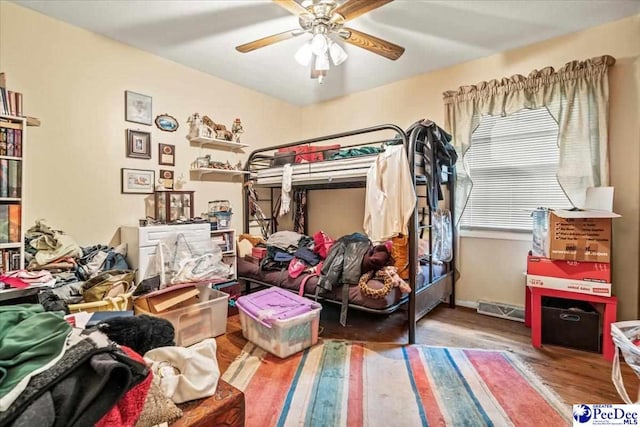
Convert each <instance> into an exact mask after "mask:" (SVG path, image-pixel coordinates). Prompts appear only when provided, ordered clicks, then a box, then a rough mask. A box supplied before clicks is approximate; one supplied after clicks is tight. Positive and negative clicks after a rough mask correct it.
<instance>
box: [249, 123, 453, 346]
mask: <svg viewBox="0 0 640 427" xmlns="http://www.w3.org/2000/svg"><path fill="white" fill-rule="evenodd" d="M423 127H425V126H423V125H419V126H417V127H416V128H414V129H413V130H412V132H411V133H410V135H408V136H407V134H406V133H405V131H404V130H402V129H401V128H399V127H398V126H396V125H392V124H384V125H378V126H372V127H367V128H363V129H357V130H351V131H347V132H341V133H336V134H332V135H327V136H322V137H317V138H311V139H306V140H302V141H297V142H292V143H287V144H281V145H275V146H270V147H264V148H259V149H257V150H254V151H252V152H251V154H249V157H248V159H247V162H246V164H245V170H246V171H248V172H249V174H245V175H244V185H243V218H244V232H245V233H249V232H250V228H251V226H250V224H251V222H255V221H257V220H256V219H252V218H251V216H250V212H249V201H248V195H247V192H246V191H245V187H246V184H247V183H248V182H249V181H252V180H254V179H255V173H256V170H255V168H254V164H256V163H257V164H265V163H267V164H270V161H271V160H272V159H273V156H272V155H266V154H264V153H266V152H269V151H275V150H279V149H283V148H290V147H296V146H304V145H308V146H310V144H313V143H318V142H326V141H331V140H336V139H341V138H348V137H353V136H357V135H362V134H367V133H373V132H380V131H385V130H390V131H394V132H396V137H395V138H393V139H394V140H401V141H402V145H403V146H404V148H405V150H406V152H407V157H408V159H409V168H410V171H411V182H412V184H413V187H414V188H415V190H416V195H417V197H418V198H426V197H427V195H426V194H425V195H420V194H418V188H419V187H418V186H425V188H428V186H430V185H431V186H434V185H441V184H440V182H439V177H438V176H437V175H436V173H435V162H436V155H435V149H434V146H433V144H432V142H431V141H418V135H419V134H420V132H419V131H420V129H421V128H423ZM386 141H388V139H387V140H385V141H375V142H386ZM375 142H373V143H375ZM419 143H420V144H423V145H424V150H427V149H428V152H429V157H430V162H429V163H430V165H431V166H430V167H431V173H430V174H428V176H427V175H417V174H416V162H415V156H414V153H415V152H416V148H417V146H418V144H419ZM371 144H372V142H371V141H369V142H365V143H360V144H354V145H348V146H342V147H341V148H349V147H358V146H364V145H371ZM320 151H322V150H318V151H317V152H320ZM426 167H427V165H425V168H426ZM447 175H448V179H447V181H446V186H447V189H448V200H449V203H448V207H449V209H450V211H451V217H452V218H455V216H454V210H453V207H454V203H453V200H455V194H454V188H455V176H456V175H455V168H449V169H448V171H447ZM365 186H366V177H365V178H364V179H354V180H348V181H338V182H331V181H329V182H324V183H310V184H308V183H304V184H295V183H294V184H292V187H293V188H297V189H304V190H326V189H345V188H363V187H365ZM269 187H270V198H269V199H263V200H261V201H263V202H264V201H268V202H269V203H270V212H269V218H268V220H269V222H270V227H269V228H270V231H271V233H273V232H275V231H276V221H275V218H274V188H278V187H279V185H270V186H269ZM419 205H420V203H416V206H415V208H414V211H413V213H412V214H411V218H410V221H409V224H408V230H409V231H408V232H409V271H410V272H411V274H410V275H409V285H410V286H411V293H410V294H409V297H408V301H407V299H405V298H403V299H401V300H400V301H399V302H398V303H396V304H393V305H392V306H391V307H388V308H387V309H382V310H377V309H371V308H366V307H362V306H355V305H351V304H350V305H349V306H350V307H353V308H356V309H359V310H364V311H369V312H375V313H390V312H393V311H395V310H396V309H397V308H398V307H400V306H401V305H402V304H404V303H406V302H408V306H409V307H408V319H407V320H408V323H409V344H414V343H415V341H416V323H417V321H418V320H420V319H421V318H422V317H424V316H425V315H426V314H427V313H428V312H430V311H431V310H432V309H434V308H435V307H436V306H437V305H439V304H440V303H442V302H445V301H447V300H448V302H449V307H451V308H454V307H455V277H454V275H455V267H454V266H455V258H452V259H451V260H450V261H448V262H447V263H446V264H448V265H447V269H446V272H444V273H443V274H442V275H441V276H439V277H437V278H435V279H434V277H433V265H431V264H430V265H429V277H428V278H425V280H426V281H425V285H424V286H422V287H421V288H420V289H416V288H417V286H416V285H417V278H418V273H417V264H418V262H419V260H418V239H419V237H418V233H419V234H420V236H422V233H423V231H424V229H431V227H432V223H431V218H432V216H431V208H430V207H429V205H428V201H427V209H426V211H427V212H425V208H424V207H422V208H420V206H419ZM292 209H295V207H293V208H292ZM420 209H421V210H422V212H421V214H422V218H421V221H420V223H418V213H419V212H418V211H419V210H420ZM307 212H308V209H306V210H305V221H304V233H305V234H308V230H307V226H308V221H307V218H306V216H307ZM425 213H428V215H425ZM425 216H427V217H428V219H427V221H425ZM451 244H452V253H453V254H455V253H456V251H455V246H454V245H455V237H454V238H453V239H452V242H451ZM432 253H433V233H431V232H430V233H429V255H427V258H428V262H429V263H431V254H432ZM238 279H239V280H248V281H251V282H254V283H257V284H260V285H266V286H269V284H268V283H263V282H260V281H258V280H255V279H251V278H241V277H239V278H238ZM427 279H428V280H427ZM325 300H326V301H330V302H335V303H339V301H334V300H329V299H325Z"/></svg>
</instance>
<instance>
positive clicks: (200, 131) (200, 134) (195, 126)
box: [187, 113, 215, 140]
mask: <svg viewBox="0 0 640 427" xmlns="http://www.w3.org/2000/svg"><path fill="white" fill-rule="evenodd" d="M204 119H209V118H208V117H207V116H204ZM209 120H211V119H209ZM187 123H188V124H189V135H188V136H187V138H188V139H189V140H191V139H193V138H213V137H214V136H215V130H214V128H213V127H212V126H208V125H207V124H206V123H205V122H204V120H203V119H201V118H200V115H199V114H198V113H193V114H192V115H191V116H190V117H189V118H188V119H187Z"/></svg>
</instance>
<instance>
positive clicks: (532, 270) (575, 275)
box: [527, 256, 611, 283]
mask: <svg viewBox="0 0 640 427" xmlns="http://www.w3.org/2000/svg"><path fill="white" fill-rule="evenodd" d="M527 274H533V275H536V276H550V277H559V278H562V279H574V280H586V281H589V282H600V283H611V264H608V263H604V262H582V261H566V260H552V259H549V258H544V257H538V256H528V257H527Z"/></svg>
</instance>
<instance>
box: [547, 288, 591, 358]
mask: <svg viewBox="0 0 640 427" xmlns="http://www.w3.org/2000/svg"><path fill="white" fill-rule="evenodd" d="M600 324H601V322H600V313H599V312H598V311H597V310H596V309H595V307H594V306H593V305H591V304H590V303H588V302H586V301H577V300H570V299H564V298H553V297H542V343H543V344H554V345H560V346H563V347H569V348H575V349H578V350H586V351H593V352H597V353H600V351H601V342H602V340H601V336H600V335H601V326H600Z"/></svg>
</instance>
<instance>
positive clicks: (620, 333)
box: [611, 320, 640, 405]
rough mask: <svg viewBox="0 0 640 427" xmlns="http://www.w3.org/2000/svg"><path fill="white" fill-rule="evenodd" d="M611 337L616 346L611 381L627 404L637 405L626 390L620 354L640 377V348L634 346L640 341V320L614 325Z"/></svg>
mask: <svg viewBox="0 0 640 427" xmlns="http://www.w3.org/2000/svg"><path fill="white" fill-rule="evenodd" d="M611 336H612V338H613V342H614V343H615V345H616V354H615V355H614V357H613V367H612V368H611V380H612V381H613V384H614V385H615V386H616V390H617V391H618V394H619V395H620V397H621V398H622V400H624V402H625V403H627V404H630V405H631V404H636V403H638V402H632V401H631V399H630V398H629V395H628V394H627V390H626V389H625V388H624V381H623V380H622V374H621V372H620V352H622V355H623V356H624V360H625V362H627V365H629V366H631V369H633V371H634V372H635V373H636V375H638V376H639V377H640V347H638V346H637V345H636V344H634V341H637V340H640V320H628V321H626V322H615V323H612V324H611ZM618 349H620V351H618Z"/></svg>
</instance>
